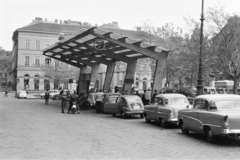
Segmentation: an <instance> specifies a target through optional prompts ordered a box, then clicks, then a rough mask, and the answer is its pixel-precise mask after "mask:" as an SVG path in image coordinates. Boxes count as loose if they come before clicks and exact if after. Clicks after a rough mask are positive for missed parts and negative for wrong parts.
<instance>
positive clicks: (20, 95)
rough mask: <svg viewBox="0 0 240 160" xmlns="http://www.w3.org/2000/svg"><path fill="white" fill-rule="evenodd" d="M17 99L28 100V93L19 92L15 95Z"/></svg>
mask: <svg viewBox="0 0 240 160" xmlns="http://www.w3.org/2000/svg"><path fill="white" fill-rule="evenodd" d="M15 97H16V98H27V92H26V91H24V90H18V91H17V92H16V93H15Z"/></svg>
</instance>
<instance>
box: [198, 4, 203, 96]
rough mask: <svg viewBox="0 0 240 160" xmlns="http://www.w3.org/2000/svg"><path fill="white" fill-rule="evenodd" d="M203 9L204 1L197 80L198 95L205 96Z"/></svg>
mask: <svg viewBox="0 0 240 160" xmlns="http://www.w3.org/2000/svg"><path fill="white" fill-rule="evenodd" d="M203 8H204V0H202V14H201V19H200V21H201V30H200V53H199V69H198V80H197V95H202V94H203V78H202V70H203V69H202V68H203V65H202V47H203V46H202V41H203V21H204V15H203Z"/></svg>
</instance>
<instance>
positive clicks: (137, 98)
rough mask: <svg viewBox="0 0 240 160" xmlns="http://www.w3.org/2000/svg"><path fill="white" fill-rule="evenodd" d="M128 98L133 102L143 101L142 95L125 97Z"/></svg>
mask: <svg viewBox="0 0 240 160" xmlns="http://www.w3.org/2000/svg"><path fill="white" fill-rule="evenodd" d="M125 98H126V100H127V101H128V102H129V103H131V102H134V103H135V102H138V101H141V98H140V97H125Z"/></svg>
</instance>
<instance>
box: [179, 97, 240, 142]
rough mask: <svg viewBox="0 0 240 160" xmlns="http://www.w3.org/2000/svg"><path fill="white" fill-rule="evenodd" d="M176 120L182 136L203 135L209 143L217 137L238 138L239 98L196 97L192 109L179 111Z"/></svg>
mask: <svg viewBox="0 0 240 160" xmlns="http://www.w3.org/2000/svg"><path fill="white" fill-rule="evenodd" d="M178 119H179V126H180V127H181V130H182V133H183V134H188V133H189V131H192V132H196V133H200V134H205V135H206V137H207V140H208V141H209V142H214V141H215V140H216V137H217V136H240V96H239V95H228V94H225V95H220V94H219V95H201V96H197V97H196V98H195V99H194V102H193V108H191V109H189V108H186V109H183V110H179V112H178Z"/></svg>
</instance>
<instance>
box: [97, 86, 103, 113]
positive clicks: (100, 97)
mask: <svg viewBox="0 0 240 160" xmlns="http://www.w3.org/2000/svg"><path fill="white" fill-rule="evenodd" d="M103 94H104V93H103V92H102V90H101V89H100V90H99V92H97V93H96V94H95V101H96V113H100V112H101V105H102V98H103Z"/></svg>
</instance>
